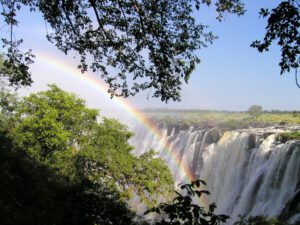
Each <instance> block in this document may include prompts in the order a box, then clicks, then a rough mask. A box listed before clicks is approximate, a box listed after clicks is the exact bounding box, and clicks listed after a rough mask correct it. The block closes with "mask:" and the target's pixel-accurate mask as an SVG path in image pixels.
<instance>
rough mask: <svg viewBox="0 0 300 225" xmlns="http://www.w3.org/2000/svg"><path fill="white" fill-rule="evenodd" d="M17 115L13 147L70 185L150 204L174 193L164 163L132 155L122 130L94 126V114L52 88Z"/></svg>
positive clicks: (113, 124) (115, 125)
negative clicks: (86, 184) (88, 185)
mask: <svg viewBox="0 0 300 225" xmlns="http://www.w3.org/2000/svg"><path fill="white" fill-rule="evenodd" d="M15 116H16V117H17V120H18V122H17V124H16V126H15V128H14V130H13V135H14V136H15V138H14V142H15V145H16V146H17V147H18V148H20V149H25V150H26V152H27V153H28V154H29V155H30V157H32V158H34V159H35V160H37V161H38V162H39V163H41V164H43V165H46V166H49V167H50V168H52V169H54V170H55V171H56V173H57V174H59V175H63V176H65V177H67V178H68V179H69V180H70V181H72V182H75V183H76V182H79V181H81V180H82V179H87V180H88V181H90V182H92V183H99V182H100V183H102V185H104V186H105V187H107V188H108V189H110V190H113V191H115V192H120V194H121V197H123V198H124V199H128V198H130V197H131V196H132V195H133V194H134V193H135V194H136V195H138V196H140V197H141V199H142V200H144V201H145V202H146V203H147V204H149V205H151V204H154V203H155V202H156V201H157V200H158V199H159V197H160V196H167V195H168V194H170V193H171V192H172V189H173V180H172V175H171V173H170V170H169V169H168V167H167V166H166V165H165V163H164V162H163V160H161V159H159V158H154V153H153V152H149V153H146V154H144V155H142V156H140V157H136V156H134V155H132V154H131V153H130V152H131V150H132V146H130V145H129V143H128V140H129V138H130V137H131V136H132V133H131V132H129V131H128V130H127V128H126V126H124V125H123V124H121V123H120V122H118V121H117V120H114V119H108V118H103V120H102V122H98V121H97V119H99V118H97V117H98V111H97V110H94V109H88V108H87V107H86V106H85V103H84V101H83V100H81V99H79V98H77V97H76V96H75V95H73V94H69V93H66V92H64V91H63V90H61V89H60V88H58V87H57V86H55V85H50V90H48V91H44V92H39V93H37V94H31V95H30V96H29V97H26V98H25V99H24V100H23V101H21V102H20V106H19V107H18V110H17V111H16V113H15ZM147 178H148V179H147ZM149 178H151V179H149ZM151 195H153V196H155V198H151V197H150V196H151Z"/></svg>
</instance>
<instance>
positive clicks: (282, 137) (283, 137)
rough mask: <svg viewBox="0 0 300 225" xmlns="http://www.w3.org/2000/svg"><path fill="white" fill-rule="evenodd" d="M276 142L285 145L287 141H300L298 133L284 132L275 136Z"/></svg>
mask: <svg viewBox="0 0 300 225" xmlns="http://www.w3.org/2000/svg"><path fill="white" fill-rule="evenodd" d="M277 140H278V141H280V142H282V143H285V142H287V141H289V140H298V141H300V131H292V132H284V133H281V134H279V135H278V136H277Z"/></svg>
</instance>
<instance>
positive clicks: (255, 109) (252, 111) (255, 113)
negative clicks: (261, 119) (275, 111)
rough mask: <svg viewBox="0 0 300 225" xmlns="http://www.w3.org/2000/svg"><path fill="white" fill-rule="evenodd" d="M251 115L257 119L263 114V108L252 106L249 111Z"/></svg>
mask: <svg viewBox="0 0 300 225" xmlns="http://www.w3.org/2000/svg"><path fill="white" fill-rule="evenodd" d="M248 112H249V114H250V115H251V116H253V117H254V118H257V117H258V116H260V115H261V114H262V107H261V106H260V105H252V106H250V108H249V110H248Z"/></svg>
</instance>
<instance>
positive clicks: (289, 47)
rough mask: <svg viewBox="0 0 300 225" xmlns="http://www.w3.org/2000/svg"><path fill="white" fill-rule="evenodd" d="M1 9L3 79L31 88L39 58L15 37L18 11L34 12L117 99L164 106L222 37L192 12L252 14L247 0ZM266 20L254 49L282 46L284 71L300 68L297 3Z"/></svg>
mask: <svg viewBox="0 0 300 225" xmlns="http://www.w3.org/2000/svg"><path fill="white" fill-rule="evenodd" d="M1 5H2V11H1V15H2V16H3V17H4V22H5V23H6V24H7V25H8V27H9V31H10V32H9V36H8V37H3V38H2V42H3V47H4V48H5V49H6V50H7V52H6V53H5V57H4V59H5V60H4V64H5V68H1V75H2V76H7V77H8V80H9V81H10V83H11V84H13V85H29V84H30V83H31V82H32V80H31V78H30V73H29V71H28V68H29V67H28V66H29V65H30V64H31V63H32V62H33V58H34V56H33V54H32V52H31V51H30V50H29V51H27V52H22V51H21V50H20V44H21V43H22V39H20V40H15V39H14V35H13V30H14V29H15V27H16V26H17V25H18V23H19V22H18V21H17V19H16V18H17V13H18V11H19V10H21V8H22V7H29V8H30V10H31V11H40V12H41V13H42V15H43V17H44V20H45V22H46V23H47V24H49V26H50V27H51V32H50V33H48V34H47V39H48V40H49V41H50V42H52V43H53V44H54V45H56V47H57V48H58V49H59V50H61V51H63V52H64V53H65V54H68V53H69V52H75V53H78V55H79V56H80V63H79V65H78V67H79V69H81V71H82V72H84V71H86V70H88V69H91V70H92V71H97V72H98V73H99V74H100V75H101V77H102V78H103V79H104V81H105V82H107V83H108V84H109V89H108V92H109V93H110V94H111V96H124V97H128V96H131V95H135V94H136V93H138V92H139V91H141V90H147V89H150V90H151V91H153V96H154V97H158V98H161V100H162V101H165V102H167V101H168V100H170V99H172V100H174V101H178V100H180V87H181V84H182V83H183V82H188V80H189V78H190V75H191V73H192V72H193V70H194V69H195V66H196V64H197V63H199V62H200V59H199V58H198V56H197V54H196V51H197V50H199V49H201V48H203V47H206V46H207V45H208V44H210V43H212V41H213V40H214V39H215V38H216V37H215V36H214V35H213V34H212V33H211V32H209V31H207V26H206V25H204V24H196V22H195V19H194V18H193V16H192V14H193V12H194V11H195V10H198V9H199V8H200V7H202V5H208V6H211V5H214V6H215V10H216V12H217V17H216V18H217V19H218V20H220V21H221V20H223V15H224V13H233V14H237V15H242V14H243V13H244V12H245V9H244V4H243V3H242V0H216V1H211V0H180V1H178V0H147V1H146V0H108V1H96V0H85V1H75V0H61V1H46V0H12V1H7V0H1ZM260 14H261V15H262V17H264V18H268V25H267V27H266V35H265V38H264V41H263V42H260V41H255V42H253V43H252V47H255V48H257V49H258V50H259V51H260V52H262V51H267V50H268V49H269V46H270V45H271V43H272V42H273V41H275V40H278V43H277V44H278V45H279V46H281V47H282V49H281V52H282V59H281V61H280V63H279V65H280V68H281V73H283V72H285V71H290V69H291V68H298V66H299V42H300V41H299V40H300V39H299V32H298V29H299V3H298V1H297V0H284V1H282V2H281V3H280V4H279V5H278V6H277V7H275V8H274V9H272V11H271V12H270V11H269V10H267V9H262V10H261V13H260ZM89 62H90V63H89ZM112 68H113V69H112ZM11 75H12V76H11Z"/></svg>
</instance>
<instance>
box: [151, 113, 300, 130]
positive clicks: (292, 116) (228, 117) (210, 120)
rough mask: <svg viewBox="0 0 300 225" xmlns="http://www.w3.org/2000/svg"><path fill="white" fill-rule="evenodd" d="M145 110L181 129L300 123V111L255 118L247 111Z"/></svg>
mask: <svg viewBox="0 0 300 225" xmlns="http://www.w3.org/2000/svg"><path fill="white" fill-rule="evenodd" d="M156 111H157V112H154V111H153V110H147V111H146V113H147V114H148V115H149V116H150V117H151V118H152V120H153V121H155V122H158V123H161V124H165V125H166V126H170V127H180V128H182V129H185V128H188V127H190V126H194V127H199V128H219V129H221V130H234V129H241V128H248V127H266V126H274V125H278V126H280V125H293V124H300V112H284V111H264V112H262V114H261V115H260V116H258V117H256V118H254V117H253V116H250V115H249V113H248V112H230V111H209V110H174V111H172V110H156Z"/></svg>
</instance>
